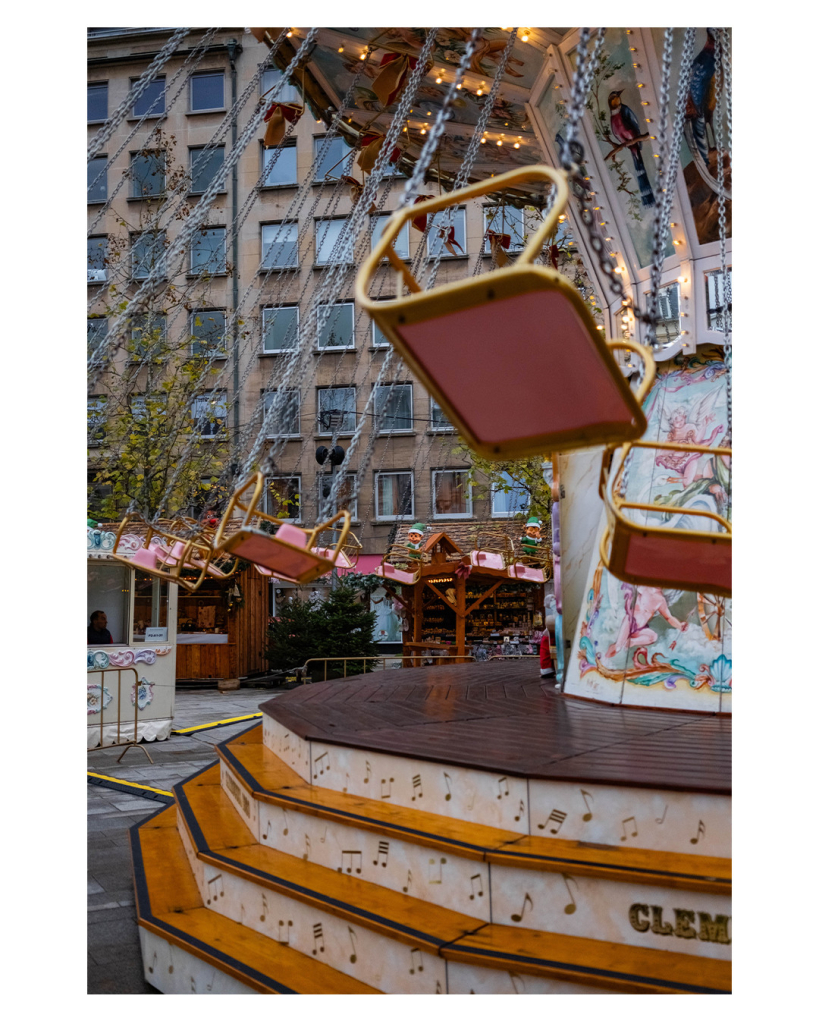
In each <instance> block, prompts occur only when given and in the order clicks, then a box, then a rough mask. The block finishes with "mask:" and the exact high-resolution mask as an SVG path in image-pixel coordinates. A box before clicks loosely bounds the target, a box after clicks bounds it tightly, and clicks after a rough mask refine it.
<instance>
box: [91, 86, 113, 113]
mask: <svg viewBox="0 0 819 1024" xmlns="http://www.w3.org/2000/svg"><path fill="white" fill-rule="evenodd" d="M107 117H108V83H107V82H89V83H88V120H89V121H105V120H106V118H107Z"/></svg>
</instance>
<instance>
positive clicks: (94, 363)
mask: <svg viewBox="0 0 819 1024" xmlns="http://www.w3.org/2000/svg"><path fill="white" fill-rule="evenodd" d="M317 33H318V30H317V29H316V28H311V29H310V31H309V32H308V34H307V36H306V37H305V39H304V42H303V43H302V44H301V46H300V47H299V49H298V51H297V52H296V55H295V56H294V57H293V59H292V61H291V62H290V65H289V66H288V68H287V71H286V73H285V75H284V76H282V78H281V79H280V80H279V81H278V82H277V83H276V85H275V86H274V88H273V95H274V98H275V96H277V95H278V93H279V92H280V91H281V89H282V87H283V85H284V83H285V81H286V79H287V77H288V76H289V75H290V73H291V71H292V69H293V68H294V67H295V66H296V65H297V64H298V62H299V59H300V57H301V55H302V54H303V53H304V52H306V50H307V49H309V46H310V45H311V44H312V42H313V39H314V38H315V37H316V35H317ZM271 53H272V51H271ZM270 56H271V54H268V57H267V60H269V59H270ZM267 60H266V61H265V62H263V63H262V64H261V65H260V66H259V69H258V70H257V72H256V74H255V75H254V76H253V79H252V80H251V85H250V86H248V90H249V89H251V88H253V87H255V83H256V82H258V80H259V78H260V77H261V75H262V72H263V70H264V69H266V66H267ZM262 117H263V110H262V109H259V110H257V111H256V112H255V113H254V114H253V115H252V116H251V117H250V119H249V120H248V122H247V124H246V125H245V128H244V130H243V131H242V133H241V135H240V136H239V138H238V139H237V142H236V145H235V146H234V147H233V148H232V149H231V151H230V154H229V155H228V156H227V157H226V159H225V160H224V162H223V164H222V167H221V169H220V170H219V171H218V172H217V173H216V175H215V176H214V178H213V181H211V183H210V185H208V187H207V188H206V189H205V191H204V192H203V193H202V195H201V197H200V199H199V202H198V203H197V206H196V209H195V210H194V211H193V213H192V214H191V215H190V217H189V218H188V219H187V221H186V223H185V224H184V226H183V228H182V230H181V231H180V232H179V234H178V235H177V236H176V238H175V239H174V240H173V241H172V242H171V243H170V245H169V246H168V248H167V250H166V252H165V263H166V264H171V265H172V264H173V261H174V260H176V259H177V257H182V256H183V254H184V253H185V251H186V250H187V248H188V246H189V245H190V243H191V241H192V239H193V236H194V234H195V233H196V232H197V231H198V230H199V229H200V227H201V225H202V224H203V223H204V220H205V218H206V217H207V215H208V213H209V211H210V207H211V205H212V204H213V202H214V200H215V198H216V196H217V194H218V192H219V190H220V188H221V187H222V186H223V184H224V182H225V180H226V179H227V176H228V174H229V173H230V172H231V171H232V170H233V168H234V167H235V166H236V165H237V164H238V162H239V158H240V157H241V155H242V153H243V152H244V151H245V149H246V148H247V146H248V145H249V143H250V141H251V139H252V138H253V137H254V136H255V133H256V131H257V129H258V127H259V124H260V123H261V121H262ZM162 262H163V261H161V260H160V261H157V264H156V265H155V266H154V267H153V268H152V269H151V271H150V272H149V274H148V276H147V277H146V278H145V280H144V281H143V283H142V284H141V285H140V287H139V288H138V289H137V292H136V294H135V295H134V296H133V297H132V298H131V299H130V300H129V302H128V304H127V306H126V308H125V309H124V310H122V311H121V312H120V313H119V314H118V315H117V317H116V318H115V321H114V324H113V327H111V326H109V332H108V335H106V338H104V339H103V340H102V341H101V342H100V345H99V346H98V348H97V350H95V352H94V354H93V355H92V356H91V357H90V358H89V386H90V388H91V389H93V387H94V386H95V385H96V382H97V380H98V379H99V374H100V372H101V370H102V367H101V358H100V357H101V353H102V352H103V351H104V350H105V347H106V346H105V341H106V339H107V337H109V336H110V335H114V336H116V335H117V332H118V331H119V330H120V328H121V327H122V326H123V324H124V322H125V320H126V319H127V316H128V313H129V311H130V310H131V309H132V308H133V307H135V306H138V304H139V303H140V302H141V301H142V300H143V299H144V298H145V297H146V296H147V294H148V292H149V291H150V290H151V288H152V286H153V285H154V284H155V283H156V281H157V280H158V279H159V277H160V274H162V275H163V276H164V269H163V267H162Z"/></svg>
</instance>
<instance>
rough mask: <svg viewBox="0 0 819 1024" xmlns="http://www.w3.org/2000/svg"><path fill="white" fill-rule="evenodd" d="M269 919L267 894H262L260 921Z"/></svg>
mask: <svg viewBox="0 0 819 1024" xmlns="http://www.w3.org/2000/svg"><path fill="white" fill-rule="evenodd" d="M266 917H267V894H266V893H262V912H261V914H259V920H260V921H264V920H265V918H266Z"/></svg>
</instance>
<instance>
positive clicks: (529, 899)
mask: <svg viewBox="0 0 819 1024" xmlns="http://www.w3.org/2000/svg"><path fill="white" fill-rule="evenodd" d="M527 903H528V904H529V909H530V910H534V909H535V905H534V903H532V897H531V896H530V895H529V893H528V892H527V893H526V895H525V896H524V897H523V906H522V907H521V908H520V913H519V914H512V920H513V921H522V920H523V918H524V916H525V915H526V904H527Z"/></svg>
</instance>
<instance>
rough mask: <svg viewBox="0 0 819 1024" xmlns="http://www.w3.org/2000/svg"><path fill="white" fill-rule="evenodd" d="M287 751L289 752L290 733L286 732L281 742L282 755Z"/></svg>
mask: <svg viewBox="0 0 819 1024" xmlns="http://www.w3.org/2000/svg"><path fill="white" fill-rule="evenodd" d="M288 750H290V733H289V732H286V733H285V734H284V739H283V740H282V753H283V754H286V753H287V752H288Z"/></svg>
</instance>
